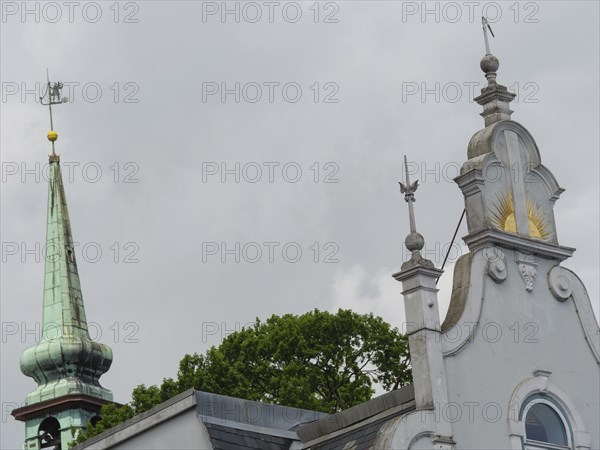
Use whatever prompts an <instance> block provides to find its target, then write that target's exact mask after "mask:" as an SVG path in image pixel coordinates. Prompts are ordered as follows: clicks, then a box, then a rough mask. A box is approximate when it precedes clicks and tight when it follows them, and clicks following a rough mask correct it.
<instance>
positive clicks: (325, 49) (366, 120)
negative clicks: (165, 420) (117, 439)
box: [0, 1, 600, 449]
mask: <svg viewBox="0 0 600 450" xmlns="http://www.w3.org/2000/svg"><path fill="white" fill-rule="evenodd" d="M36 5H38V6H36ZM55 5H57V6H58V8H57V7H56V6H54V5H51V6H48V4H46V3H34V2H32V3H29V4H28V7H29V8H31V10H32V11H34V12H33V13H31V14H28V15H25V17H22V16H21V13H22V11H21V8H22V4H21V2H2V12H3V17H2V22H1V25H0V26H1V60H0V61H1V69H0V74H1V78H2V96H3V97H2V103H1V113H2V114H1V131H2V136H1V149H2V151H1V157H2V177H3V179H2V183H1V189H2V192H1V203H2V209H1V213H2V214H1V226H2V233H1V234H2V235H1V240H2V243H3V250H2V258H3V262H2V271H1V277H2V280H1V281H2V283H1V285H2V286H1V298H2V301H1V313H2V317H1V321H2V327H3V328H2V356H1V366H2V367H1V376H2V378H1V398H2V432H1V435H2V437H1V442H0V447H1V448H3V449H4V448H21V446H22V443H21V442H22V438H23V424H22V423H20V422H15V421H14V419H13V418H12V417H11V416H10V414H9V411H10V409H12V407H14V406H15V405H16V404H21V402H23V400H24V398H25V395H26V393H27V392H28V391H30V390H32V389H33V387H34V382H33V380H31V379H28V378H26V377H25V376H24V375H22V374H21V372H20V370H19V365H18V361H19V357H20V354H21V352H22V351H23V350H24V349H25V348H26V347H28V346H30V345H33V344H34V343H35V342H36V337H35V333H30V334H27V333H26V330H32V329H35V326H36V325H35V324H36V322H37V323H39V322H40V321H41V315H42V308H41V306H42V304H41V301H42V284H43V259H41V258H40V255H39V253H38V254H32V253H27V252H26V251H25V247H26V248H27V249H29V250H31V249H35V246H36V243H39V244H38V245H40V246H41V247H43V245H44V240H45V215H46V197H47V184H46V182H45V180H44V177H43V173H42V172H43V170H42V169H43V167H44V166H45V165H46V163H47V155H48V153H49V152H50V147H49V143H48V142H47V141H46V137H45V135H46V133H47V131H48V130H49V124H48V114H47V109H45V108H44V107H42V106H40V105H39V103H37V102H36V95H35V94H34V93H30V94H27V95H24V93H23V91H24V90H33V89H34V88H35V87H36V83H43V82H44V79H45V69H46V67H48V68H49V69H50V75H51V79H52V80H62V81H66V82H70V83H79V85H78V86H75V85H74V84H71V85H69V86H71V87H72V92H71V93H70V94H69V96H70V97H71V102H70V103H68V104H64V105H60V106H58V107H56V108H55V129H56V131H57V132H58V134H59V140H58V142H57V152H58V153H59V154H60V155H61V160H62V163H63V176H64V177H65V188H66V194H67V199H68V204H69V208H70V211H69V212H70V215H71V221H72V227H73V236H74V239H75V240H76V241H77V242H80V243H81V245H80V250H79V253H77V254H76V256H77V259H78V266H79V271H80V277H81V283H82V289H83V295H84V300H85V306H86V311H87V318H88V322H90V323H92V322H93V325H92V326H91V331H92V334H94V333H95V336H96V337H97V336H98V335H99V333H100V332H101V334H102V336H101V338H100V341H102V342H104V343H106V344H108V345H110V346H111V347H112V349H113V352H114V362H113V366H112V368H111V370H110V371H109V372H108V373H107V374H106V375H105V376H103V378H102V380H101V381H102V384H103V385H104V386H105V387H107V388H109V389H111V390H112V391H113V392H114V394H115V400H116V401H120V402H126V401H128V400H129V394H130V393H131V390H132V388H133V387H134V386H136V385H138V384H141V383H145V384H155V383H160V382H161V380H162V378H163V377H173V376H175V374H176V371H177V363H178V361H179V360H180V359H181V357H182V356H183V355H184V354H186V353H191V352H204V351H205V350H206V349H207V348H208V347H209V346H210V345H214V344H218V343H219V341H220V337H221V333H222V332H223V333H227V332H229V331H232V330H234V329H236V327H237V328H239V327H240V326H242V325H243V324H246V323H248V322H251V321H253V320H254V319H255V318H256V317H260V318H266V317H268V316H269V315H271V314H284V313H288V312H289V313H303V312H306V311H309V310H311V309H313V308H319V309H327V310H335V309H337V308H338V307H351V308H353V309H356V310H357V311H360V312H369V311H373V312H374V313H376V314H380V315H382V316H383V317H384V318H385V319H386V320H388V321H389V322H391V323H393V324H394V325H396V326H401V323H402V321H403V318H404V311H403V308H404V307H403V304H402V297H401V295H400V285H399V284H398V283H397V282H396V281H394V280H393V279H392V278H391V276H390V275H391V274H392V273H393V272H394V271H396V270H397V269H398V268H399V267H400V265H401V263H402V262H403V261H404V260H405V259H406V257H407V255H406V251H405V250H404V249H403V240H404V237H405V235H406V234H407V232H408V219H407V210H406V204H405V202H404V201H403V199H402V196H401V194H400V193H399V191H398V185H397V181H398V180H399V179H400V177H401V173H402V155H403V154H405V153H406V154H407V155H408V157H409V160H410V161H412V162H414V163H415V165H414V166H413V168H414V169H415V171H416V173H414V175H413V178H414V179H420V180H421V181H422V186H421V187H420V188H419V190H418V191H417V194H416V197H417V203H416V204H415V208H416V215H417V227H418V230H419V231H420V232H421V233H422V234H423V235H424V236H425V240H426V243H427V244H426V250H427V251H428V254H427V255H426V256H427V257H429V258H430V259H432V260H434V262H435V263H436V265H437V266H438V267H439V266H440V265H441V262H442V259H443V250H444V249H445V248H446V243H447V242H448V241H449V240H450V238H451V236H452V233H453V232H454V228H455V226H456V223H457V221H458V218H459V216H460V213H461V210H462V207H463V196H462V194H461V192H460V190H459V189H458V187H457V186H456V185H455V184H454V182H453V181H452V178H453V177H454V176H455V175H456V174H457V170H458V167H460V165H461V164H462V163H463V162H464V161H465V160H466V149H467V143H468V141H469V139H470V137H471V136H472V135H473V134H474V133H475V132H476V131H477V130H479V129H480V128H482V127H483V119H482V118H481V117H480V116H479V113H480V111H481V109H480V106H479V105H477V104H476V103H474V102H472V101H471V97H472V92H475V94H478V93H479V90H480V89H481V87H482V86H483V85H484V82H485V78H484V76H483V73H482V72H481V70H480V69H479V61H480V59H481V57H482V56H483V54H484V46H483V38H482V33H481V24H480V17H481V15H482V10H483V9H484V8H485V9H486V13H487V15H488V16H489V17H490V21H492V27H493V29H494V32H495V34H496V38H495V39H491V49H492V52H493V53H494V54H495V55H496V56H497V57H498V58H499V60H500V69H499V72H498V81H499V82H500V83H501V84H504V85H506V86H508V87H509V89H511V90H513V91H515V92H516V93H517V94H518V97H517V100H516V101H515V102H513V104H512V109H513V110H514V111H515V113H514V114H513V119H514V120H516V121H518V122H520V123H522V124H523V125H524V126H526V127H527V128H528V129H529V131H530V132H531V133H532V134H533V136H534V138H535V139H536V141H537V143H538V146H539V148H540V151H541V155H542V162H543V164H544V165H546V166H547V167H548V168H549V169H550V170H551V171H553V173H554V175H555V176H556V178H557V180H558V182H559V183H560V185H561V186H563V187H564V188H566V192H565V193H564V194H563V195H562V196H561V198H560V199H559V201H558V202H557V204H556V208H555V213H556V220H557V229H558V239H559V242H560V243H561V244H562V245H567V246H572V247H576V248H577V252H576V253H575V256H574V257H573V258H572V259H571V260H567V261H566V262H565V263H564V265H565V266H567V267H569V268H571V269H573V270H575V272H576V273H577V274H578V275H579V276H580V277H581V278H582V280H583V281H584V283H585V284H586V286H587V288H588V292H589V294H590V298H591V299H592V304H593V305H594V308H595V310H596V314H597V315H598V298H599V297H598V295H599V286H598V269H599V261H598V255H599V243H598V231H599V230H598V216H599V209H598V208H599V207H598V204H599V189H598V168H599V161H598V148H599V128H598V123H599V122H600V120H599V119H600V118H599V117H598V115H599V93H598V78H599V60H598V54H599V31H598V14H599V6H598V5H599V4H598V2H594V1H589V2H571V1H569V2H567V1H552V2H521V3H518V4H517V3H515V2H497V3H494V2H472V4H471V6H470V8H472V9H471V10H469V6H468V5H465V3H464V2H456V3H448V2H442V3H433V2H432V3H428V4H427V5H428V8H429V10H430V11H432V12H430V13H429V14H427V15H425V16H424V17H423V16H422V14H421V13H422V11H421V8H422V3H421V2H393V1H386V2H378V1H373V2H358V1H356V2H355V1H347V2H329V3H328V2H321V3H320V4H318V5H317V6H316V7H315V4H314V2H298V3H297V4H294V3H293V2H278V5H275V6H274V7H273V8H274V10H273V16H272V21H273V23H270V20H269V6H268V5H266V4H265V3H263V2H258V3H256V5H258V7H259V8H260V10H261V12H262V17H261V18H260V19H259V20H258V21H257V22H256V23H251V22H250V21H251V20H253V19H254V17H255V15H256V12H257V11H258V9H257V8H255V7H254V6H251V7H249V6H245V8H244V5H245V4H244V3H241V4H239V7H240V22H239V23H236V21H235V17H234V15H233V14H229V15H227V16H226V17H225V22H224V23H223V21H222V19H221V16H220V14H219V13H218V12H217V13H216V14H214V15H206V14H205V16H204V19H205V20H203V8H204V12H205V13H210V12H212V11H213V10H212V8H213V6H215V5H216V7H217V8H220V6H221V2H217V3H211V2H192V1H189V2H168V3H167V2H160V1H147V2H146V1H142V2H128V3H120V4H118V8H116V7H115V6H114V5H113V3H112V2H107V3H98V4H93V2H80V3H79V5H78V6H76V7H75V8H74V10H73V11H71V12H72V23H71V22H70V18H69V7H68V5H65V4H64V3H63V2H56V3H55ZM96 5H97V6H96ZM111 5H113V6H111ZM228 5H229V7H230V8H232V9H233V8H235V3H234V2H231V3H228ZM296 5H299V8H300V10H301V11H302V17H301V18H300V19H299V20H298V21H297V22H296V23H292V21H293V20H294V16H295V15H296V13H297V9H298V8H297V7H296ZM515 5H516V6H515ZM15 8H17V9H16V10H15ZM35 8H39V9H38V10H39V14H38V13H36V12H35V11H36V10H35ZM415 9H418V10H415ZM98 11H101V13H102V16H101V17H100V18H99V19H98V20H97V21H96V22H95V23H93V21H94V20H96V19H95V17H96V14H97V12H98ZM284 11H285V12H284ZM315 11H318V13H319V14H318V23H315ZM57 12H60V13H61V14H62V15H61V17H60V18H58V19H56V17H57V16H56V14H57ZM117 12H118V20H117V21H116V23H115V18H116V17H115V14H116V13H117ZM13 13H14V14H13ZM36 14H37V17H36ZM458 14H460V17H458ZM498 14H501V17H500V18H499V20H494V18H495V17H497V16H498ZM470 16H471V17H470ZM326 18H327V19H328V20H329V21H331V20H337V23H324V22H325V20H326ZM36 19H39V20H38V21H37V22H36ZM126 19H127V20H129V21H132V20H137V23H124V22H125V21H126ZM51 21H55V22H56V23H50V22H51ZM236 82H237V83H240V89H239V93H240V101H239V103H236V102H235V94H233V93H232V94H228V95H226V97H225V102H222V100H221V96H220V95H219V94H215V95H209V94H210V92H212V91H210V89H214V87H215V86H217V87H218V88H219V89H221V87H222V85H221V83H225V85H224V86H225V87H226V88H227V89H235V83H236ZM203 83H204V85H203ZM207 83H209V84H207ZM265 83H267V84H265ZM272 83H278V85H277V84H272ZM315 83H318V84H315ZM475 83H477V85H475ZM284 85H285V86H286V88H285V89H286V90H285V91H284V90H283V86H284ZM203 86H204V87H203ZM257 86H259V87H260V88H261V89H262V98H261V99H260V100H258V101H257V102H256V103H251V102H250V100H252V99H254V98H256V96H257V89H256V87H257ZM269 86H271V88H272V89H273V91H272V100H273V101H272V102H270V101H269V100H270V99H269ZM472 86H474V87H472ZM298 87H299V88H300V89H301V93H302V94H301V97H300V98H299V99H298V101H297V102H295V103H293V102H292V100H293V97H294V96H296V92H297V89H298ZM98 88H99V89H100V90H101V98H99V99H98V101H96V102H93V100H94V97H96V94H97V92H98ZM415 89H418V90H419V92H418V93H414V92H415ZM423 89H427V90H428V92H429V93H427V94H426V95H425V96H424V98H422V95H421V94H422V91H423ZM470 90H471V91H470ZM203 93H204V94H205V95H204V98H203ZM436 95H437V96H438V98H436ZM286 96H287V97H286ZM326 99H327V100H328V102H326V101H325V100H326ZM115 100H116V101H115ZM133 100H137V102H136V103H132V102H131V101H133ZM315 100H317V101H316V102H315ZM333 100H337V103H332V102H329V101H333ZM69 162H72V163H74V164H75V163H79V165H78V166H74V165H73V166H71V167H72V169H71V172H70V174H71V175H72V180H69V171H68V168H67V166H66V165H65V163H69ZM128 163H130V164H128ZM222 163H225V164H226V166H227V167H228V168H229V169H233V172H235V168H236V165H235V164H236V163H239V172H238V174H239V176H240V182H239V183H238V182H236V181H235V176H236V174H235V173H230V174H229V175H226V178H225V182H222V181H221V173H220V172H219V173H218V174H215V175H211V173H212V172H211V170H212V171H214V169H215V168H218V169H219V171H220V170H221V164H222ZM315 163H317V164H316V165H315ZM36 164H39V170H38V169H37V167H38V166H36ZM286 164H287V165H286ZM84 166H85V170H84ZM257 167H259V168H261V169H262V173H261V177H260V179H259V180H258V181H256V182H255V183H252V182H250V180H251V179H255V178H257V171H256V170H257ZM269 167H271V168H272V170H273V172H272V177H273V182H270V180H269V175H270V174H269ZM284 167H285V169H284ZM298 167H299V168H300V169H301V171H302V173H301V176H299V180H298V181H297V182H295V183H294V182H292V180H293V179H294V178H297V177H298V175H297V172H296V171H297V168H298ZM98 168H100V170H101V171H102V173H101V174H98V172H97V169H98ZM24 169H25V170H29V171H30V173H29V174H27V175H25V174H24V173H23V170H24ZM13 172H16V173H13ZM22 177H24V178H25V179H24V180H23V179H22ZM36 177H37V178H39V179H37V180H36ZM315 177H316V179H317V181H318V182H315ZM96 179H97V180H96ZM326 179H327V180H329V181H334V180H337V182H336V183H331V182H329V183H327V182H324V181H325V180H326ZM94 180H96V182H93V181H94ZM135 180H137V182H136V183H131V182H126V181H135ZM23 181H24V182H23ZM115 181H116V182H115ZM465 234H466V226H465V225H463V227H462V228H461V231H460V232H459V236H464V235H465ZM213 242H214V243H217V244H218V246H219V247H220V246H221V243H226V245H227V247H228V248H229V249H233V248H235V244H236V242H239V243H240V250H241V249H243V248H244V245H246V244H248V243H251V244H250V245H246V247H245V253H244V252H242V251H241V253H242V254H241V255H240V262H239V263H236V262H235V260H234V259H235V255H227V254H222V252H221V251H219V250H217V254H215V255H208V254H204V255H203V252H202V250H203V243H205V244H204V248H205V250H214V249H215V247H214V246H211V244H210V243H213ZM265 242H266V243H278V244H264V243H265ZM315 242H316V243H318V247H319V249H320V250H319V252H318V254H317V253H316V247H314V246H313V244H314V243H315ZM22 243H25V245H23V244H22ZM115 243H117V244H116V246H115ZM206 243H209V244H206ZM252 243H256V244H252ZM13 244H14V245H13ZM286 244H287V246H286ZM284 246H286V250H287V253H286V254H283V253H282V250H283V248H284ZM257 247H259V248H260V249H261V250H262V256H261V257H257V256H256V248H257ZM298 247H299V248H301V250H302V256H301V257H300V259H299V261H298V262H296V263H292V262H290V260H291V259H293V258H295V254H296V253H295V250H296V249H297V248H298ZM117 248H118V249H119V251H118V252H117ZM269 248H272V249H273V255H272V257H273V262H270V261H269V257H270V255H269ZM84 249H85V251H84ZM98 249H100V250H101V251H102V255H101V256H100V257H98V256H97V254H96V251H97V250H98ZM220 250H222V248H221V249H220ZM34 253H35V252H34ZM456 253H457V252H456V251H454V252H453V253H452V256H453V258H452V260H454V259H456ZM222 256H223V257H225V258H226V262H225V263H222V262H221V257H222ZM255 257H256V258H257V259H258V261H257V262H255V263H252V262H250V260H251V259H252V258H255ZM286 258H287V261H286ZM315 258H316V259H317V261H318V262H315ZM328 258H329V260H333V261H335V260H337V261H338V262H330V263H325V262H324V261H325V260H327V259H328ZM36 259H37V260H39V261H36ZM96 259H98V260H97V261H95V260H96ZM131 259H133V260H137V261H138V262H133V263H126V262H125V260H131ZM203 259H204V260H205V261H206V262H204V261H203ZM115 260H116V262H115ZM94 261H95V262H94ZM452 267H453V266H452V264H450V265H448V266H447V270H446V273H445V275H444V277H443V278H442V280H441V281H440V286H441V288H442V290H441V292H440V296H441V298H442V299H443V300H442V308H443V309H445V308H446V307H447V300H448V297H449V290H450V287H451V277H452ZM443 313H444V311H442V316H443ZM23 324H25V326H23ZM38 327H39V325H38ZM557 332H561V330H557ZM93 337H94V336H93Z"/></svg>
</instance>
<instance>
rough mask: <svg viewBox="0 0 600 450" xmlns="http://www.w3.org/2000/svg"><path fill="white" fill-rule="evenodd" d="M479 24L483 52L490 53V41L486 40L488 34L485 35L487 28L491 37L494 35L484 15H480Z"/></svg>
mask: <svg viewBox="0 0 600 450" xmlns="http://www.w3.org/2000/svg"><path fill="white" fill-rule="evenodd" d="M481 24H482V26H483V39H484V40H485V53H486V55H491V54H492V52H491V51H490V43H489V41H488V35H487V32H488V30H490V34H491V35H492V37H493V38H495V37H496V36H494V32H493V31H492V27H490V23H489V22H488V20H487V18H486V17H481Z"/></svg>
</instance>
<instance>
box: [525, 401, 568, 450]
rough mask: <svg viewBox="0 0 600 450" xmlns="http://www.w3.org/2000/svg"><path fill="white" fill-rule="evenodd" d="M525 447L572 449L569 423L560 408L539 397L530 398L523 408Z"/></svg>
mask: <svg viewBox="0 0 600 450" xmlns="http://www.w3.org/2000/svg"><path fill="white" fill-rule="evenodd" d="M522 420H523V422H524V423H525V449H527V450H529V449H531V450H539V449H544V450H548V449H572V448H573V447H572V439H571V432H570V428H569V424H568V423H567V421H566V419H565V415H564V414H563V413H562V412H561V410H560V408H559V407H558V406H557V405H555V404H554V403H553V402H551V401H549V400H546V399H544V398H541V397H536V398H533V399H531V400H530V402H529V403H527V405H526V406H525V409H524V410H523V419H522Z"/></svg>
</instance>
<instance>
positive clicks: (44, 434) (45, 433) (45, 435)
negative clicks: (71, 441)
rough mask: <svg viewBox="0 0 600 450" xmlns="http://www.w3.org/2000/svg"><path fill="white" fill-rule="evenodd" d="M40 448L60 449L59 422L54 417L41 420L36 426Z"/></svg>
mask: <svg viewBox="0 0 600 450" xmlns="http://www.w3.org/2000/svg"><path fill="white" fill-rule="evenodd" d="M38 439H39V442H40V448H49V449H56V450H60V448H61V446H60V423H59V422H58V420H57V419H56V418H55V417H47V418H45V419H44V420H42V423H40V427H39V428H38Z"/></svg>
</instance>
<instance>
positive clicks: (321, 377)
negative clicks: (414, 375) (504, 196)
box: [77, 309, 411, 442]
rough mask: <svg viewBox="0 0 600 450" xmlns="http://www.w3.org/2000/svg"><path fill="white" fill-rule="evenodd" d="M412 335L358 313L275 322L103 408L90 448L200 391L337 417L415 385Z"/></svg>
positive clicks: (91, 430) (188, 359)
mask: <svg viewBox="0 0 600 450" xmlns="http://www.w3.org/2000/svg"><path fill="white" fill-rule="evenodd" d="M409 364H410V356H409V352H408V342H407V339H406V336H405V335H402V334H401V333H400V332H399V331H398V329H396V328H392V327H391V326H390V325H389V324H388V323H386V322H384V321H383V320H382V319H381V318H380V317H374V316H373V315H372V314H364V315H361V314H357V313H354V312H352V311H350V310H342V309H340V310H338V312H337V313H335V314H332V313H329V312H324V311H319V310H314V311H311V312H308V313H306V314H303V315H300V316H296V315H292V314H286V315H284V316H276V315H273V316H271V317H270V318H268V319H267V320H266V321H264V322H261V321H260V320H259V319H257V320H256V322H255V324H254V325H253V326H252V327H249V328H244V329H242V330H241V331H237V332H235V333H232V334H230V335H229V336H227V337H226V338H225V339H224V340H223V342H222V343H221V345H219V346H218V347H212V348H210V349H209V350H208V351H207V352H206V354H204V355H199V354H196V353H195V354H193V355H185V356H184V357H183V359H182V360H181V361H180V363H179V371H178V372H177V378H176V379H172V378H165V379H163V382H162V384H161V385H160V386H149V387H146V386H144V385H140V386H138V387H136V388H135V389H134V390H133V393H132V401H131V403H130V404H127V405H124V406H123V407H121V408H117V407H115V406H114V405H107V406H104V407H103V408H102V412H101V414H102V420H100V421H99V422H98V423H97V424H96V425H95V426H92V425H89V426H88V428H87V430H86V432H83V433H80V434H79V436H78V438H77V442H82V441H84V440H86V439H89V438H90V437H92V436H94V435H96V434H99V433H100V432H102V431H104V430H106V429H108V428H110V427H113V426H115V425H116V424H118V423H120V422H122V421H124V420H127V419H129V418H131V417H133V416H134V415H137V414H140V413H142V412H144V411H147V410H148V409H150V408H152V407H153V406H155V405H157V404H159V403H161V402H163V401H165V400H168V399H169V398H171V397H173V396H175V395H177V394H179V393H181V392H183V391H185V390H187V389H190V388H194V389H196V390H200V391H206V392H213V393H217V394H223V395H228V396H232V397H239V398H244V399H248V400H257V401H262V402H266V403H276V404H280V405H285V406H293V407H297V408H306V409H311V410H317V411H323V412H328V413H334V412H337V411H340V410H342V409H346V408H349V407H351V406H354V405H357V404H359V403H362V402H364V401H366V400H369V399H370V398H371V397H372V395H373V393H374V392H375V391H374V387H375V385H380V386H381V387H382V388H383V389H385V390H386V391H389V390H393V389H397V388H399V387H401V386H404V385H405V384H407V383H409V382H410V381H411V373H410V368H409Z"/></svg>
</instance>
